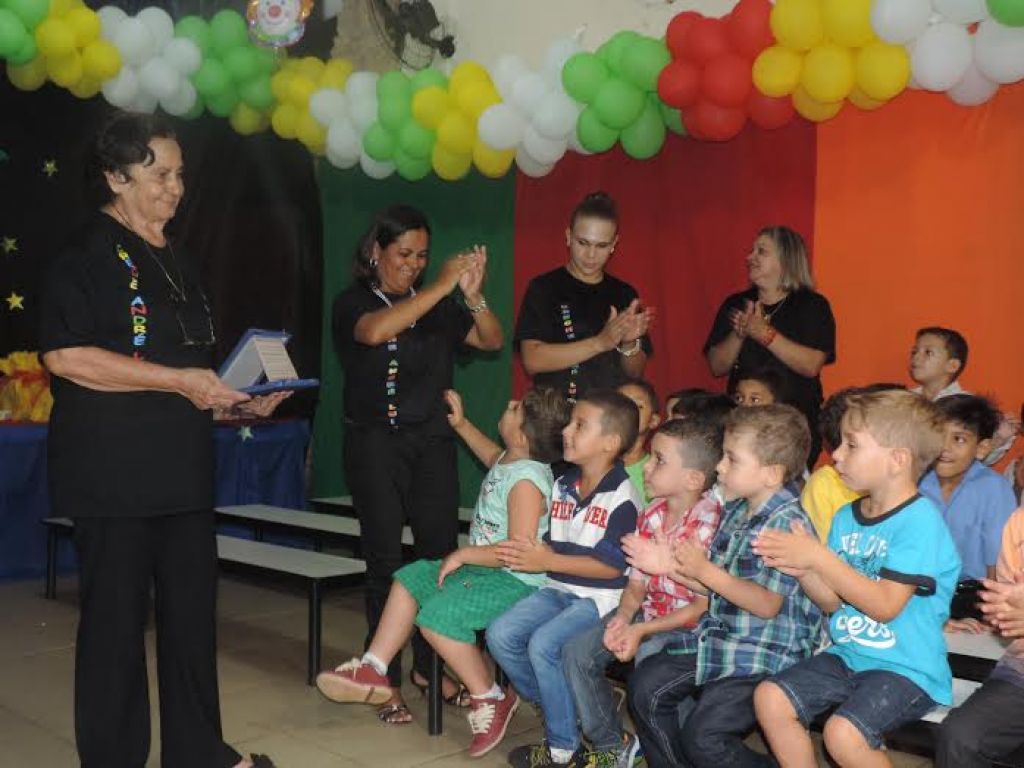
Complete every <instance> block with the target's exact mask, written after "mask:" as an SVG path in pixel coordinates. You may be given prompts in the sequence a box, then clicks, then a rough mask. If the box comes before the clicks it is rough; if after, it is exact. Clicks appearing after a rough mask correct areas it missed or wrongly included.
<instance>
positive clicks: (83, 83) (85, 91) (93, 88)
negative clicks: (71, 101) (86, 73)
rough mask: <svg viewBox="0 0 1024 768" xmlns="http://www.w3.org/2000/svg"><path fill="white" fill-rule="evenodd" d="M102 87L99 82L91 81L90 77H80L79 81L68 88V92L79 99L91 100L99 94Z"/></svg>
mask: <svg viewBox="0 0 1024 768" xmlns="http://www.w3.org/2000/svg"><path fill="white" fill-rule="evenodd" d="M102 85H103V83H101V82H100V81H99V80H93V79H92V78H91V77H82V79H81V80H79V81H78V82H77V83H75V84H74V85H72V86H71V87H70V88H68V90H69V91H71V93H72V94H74V95H75V96H77V97H78V98H80V99H91V98H92V97H93V96H95V95H96V94H97V93H99V92H100V87H101V86H102Z"/></svg>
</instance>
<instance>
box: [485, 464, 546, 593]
mask: <svg viewBox="0 0 1024 768" xmlns="http://www.w3.org/2000/svg"><path fill="white" fill-rule="evenodd" d="M502 457H504V454H502ZM520 480H526V481H528V482H530V483H533V484H534V485H535V486H537V490H539V491H540V493H541V496H543V497H544V503H545V504H546V505H547V507H548V509H547V512H545V513H544V516H543V517H542V518H541V519H540V523H539V524H538V526H537V538H538V539H540V538H541V537H542V536H543V535H544V534H545V533H547V531H548V520H549V517H550V515H549V513H550V511H551V509H550V506H551V486H552V485H554V482H555V478H554V476H553V475H552V474H551V467H550V466H548V465H547V464H543V463H541V462H539V461H533V460H532V459H520V460H519V461H513V462H509V463H508V464H502V463H501V458H499V459H498V460H497V461H496V462H494V466H493V467H491V468H490V469H489V470H488V471H487V475H486V476H485V477H484V481H483V482H482V483H481V484H480V495H479V496H477V499H476V507H475V508H474V510H473V522H472V523H470V525H469V543H470V544H471V545H472V546H474V547H479V546H487V545H490V544H497V543H498V542H499V541H505V539H507V538H508V495H509V493H511V491H512V488H513V487H515V484H516V483H518V482H519V481H520ZM505 570H506V571H508V572H509V573H510V574H512V575H513V576H515V577H516V578H517V579H519V580H520V581H522V582H523V583H524V584H529V585H530V586H531V587H539V586H541V585H543V584H544V580H545V579H546V578H547V574H544V573H522V572H520V571H510V570H508V569H507V568H506V569H505Z"/></svg>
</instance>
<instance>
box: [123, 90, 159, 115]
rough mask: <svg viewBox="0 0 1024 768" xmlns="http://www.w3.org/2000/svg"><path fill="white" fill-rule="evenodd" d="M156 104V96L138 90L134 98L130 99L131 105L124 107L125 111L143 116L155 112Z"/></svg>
mask: <svg viewBox="0 0 1024 768" xmlns="http://www.w3.org/2000/svg"><path fill="white" fill-rule="evenodd" d="M158 104H159V102H158V101H157V98H156V96H154V95H153V94H151V93H146V92H145V91H144V90H142V89H141V88H140V89H139V92H138V93H136V94H135V98H134V99H132V102H131V104H129V105H128V106H127V107H125V109H127V110H128V111H129V112H142V113H144V114H147V115H151V114H153V113H154V112H156V108H157V105H158Z"/></svg>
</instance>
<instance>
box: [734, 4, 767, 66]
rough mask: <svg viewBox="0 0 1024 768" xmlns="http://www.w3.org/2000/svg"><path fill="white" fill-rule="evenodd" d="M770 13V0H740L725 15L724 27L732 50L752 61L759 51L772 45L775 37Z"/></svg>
mask: <svg viewBox="0 0 1024 768" xmlns="http://www.w3.org/2000/svg"><path fill="white" fill-rule="evenodd" d="M771 15H772V4H771V2H770V0H740V3H739V5H737V6H736V7H735V8H733V9H732V13H730V14H729V15H728V16H726V17H725V29H726V33H727V35H728V37H729V43H730V44H731V45H732V48H733V50H734V51H736V53H738V54H740V55H741V56H745V57H746V58H747V59H749V60H750V61H753V60H754V59H756V58H757V57H758V55H759V54H760V53H761V51H763V50H764V49H765V48H768V47H769V46H771V45H774V44H775V37H774V36H773V35H772V29H771V26H770V24H769V19H770V17H771Z"/></svg>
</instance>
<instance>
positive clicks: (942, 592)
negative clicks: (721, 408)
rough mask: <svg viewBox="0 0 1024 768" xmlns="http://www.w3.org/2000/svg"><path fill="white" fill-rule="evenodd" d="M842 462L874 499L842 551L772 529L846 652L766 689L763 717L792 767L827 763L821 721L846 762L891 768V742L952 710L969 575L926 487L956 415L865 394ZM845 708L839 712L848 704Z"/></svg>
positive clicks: (789, 673) (836, 534) (799, 668)
mask: <svg viewBox="0 0 1024 768" xmlns="http://www.w3.org/2000/svg"><path fill="white" fill-rule="evenodd" d="M842 432H843V440H842V444H841V445H840V447H839V448H838V449H837V450H836V452H835V454H834V457H835V461H836V468H837V470H838V471H839V474H840V475H841V476H842V478H843V479H844V481H845V482H847V483H848V484H849V485H850V487H851V488H854V489H856V490H859V491H862V492H864V493H865V494H866V496H865V497H863V498H861V499H857V500H856V501H854V502H853V503H852V504H848V505H847V506H845V507H843V508H842V509H841V510H840V511H839V513H838V514H837V515H836V517H835V519H834V520H833V522H832V528H831V531H830V532H829V539H828V545H827V546H826V545H823V544H822V543H821V542H819V541H818V539H817V538H815V537H814V536H813V534H812V533H811V531H810V530H807V529H804V530H800V529H798V528H794V529H793V530H792V531H786V530H773V531H765V532H764V533H762V534H761V535H760V536H759V537H758V540H757V542H756V543H755V548H756V550H757V552H759V553H760V554H761V555H762V556H763V557H764V562H765V565H766V566H770V567H773V568H778V569H780V570H783V571H785V572H786V573H790V574H793V575H794V576H796V577H797V578H798V579H799V582H800V586H801V587H802V588H803V590H804V591H805V592H806V593H807V594H808V595H810V597H811V599H812V600H814V602H815V604H816V605H817V606H818V607H819V608H821V609H822V610H823V611H825V612H826V613H829V614H831V619H830V624H829V633H830V635H831V638H832V645H831V646H829V647H828V648H827V649H825V650H824V651H822V652H821V653H818V654H817V655H815V656H814V657H813V658H810V659H807V660H806V661H803V662H800V663H798V664H796V665H794V666H792V667H790V668H789V669H786V670H783V671H781V672H779V673H777V674H776V675H774V676H773V677H771V678H769V679H768V680H767V681H766V682H764V683H762V684H761V685H760V686H758V689H757V691H756V692H755V694H754V702H755V708H756V710H757V719H758V722H759V723H760V724H761V728H762V730H763V731H764V734H765V736H766V738H767V739H768V743H769V746H770V747H771V749H772V752H773V753H774V755H775V757H776V758H777V759H778V760H779V762H780V763H782V764H783V765H785V766H800V767H803V768H814V767H816V766H817V765H818V763H817V759H816V756H815V750H814V744H813V742H812V741H811V737H810V734H809V733H808V731H807V728H808V726H809V725H810V723H811V722H812V721H813V720H814V718H815V717H817V716H818V715H819V714H821V713H823V712H826V711H828V710H830V709H835V711H834V712H833V713H832V714H831V716H830V717H829V719H828V720H827V721H826V723H825V728H824V731H823V737H824V742H825V748H826V749H827V750H828V752H829V754H830V756H831V757H832V759H833V760H834V761H835V762H836V763H837V764H838V765H840V766H843V767H846V766H850V767H855V768H863V767H865V766H867V767H870V766H888V765H890V763H889V759H888V757H887V756H886V754H885V751H884V742H883V737H884V735H885V734H886V733H887V732H889V731H891V730H894V729H895V728H898V727H899V726H900V725H902V724H904V723H908V722H913V721H915V720H918V719H920V718H921V717H923V716H924V715H925V714H927V713H928V712H929V711H930V710H931V709H932V708H933V707H935V706H936V704H945V705H949V704H950V703H952V676H951V674H950V670H949V662H948V661H947V658H946V644H945V641H944V639H943V635H942V627H943V624H944V622H945V621H946V618H947V617H948V616H949V604H950V599H951V597H952V595H953V589H954V587H955V586H956V575H957V573H958V571H959V569H960V563H959V558H958V557H957V553H956V547H955V545H954V544H953V540H952V538H951V537H950V535H949V531H948V530H947V528H946V526H945V524H944V523H943V522H942V518H941V516H940V515H939V514H938V511H937V510H936V509H935V506H934V505H933V504H932V503H931V502H930V501H929V500H928V499H925V498H922V497H921V496H920V495H919V494H918V492H917V483H916V479H917V477H919V475H920V473H921V470H922V469H923V468H924V467H926V466H927V465H928V464H929V463H931V462H932V461H933V460H934V459H935V457H936V456H937V455H938V454H939V452H940V450H941V447H942V434H943V416H942V413H941V412H940V411H939V409H938V408H936V406H935V405H934V404H932V403H930V402H929V401H927V400H925V399H924V398H921V397H919V396H917V395H914V394H911V393H910V392H905V391H884V392H874V393H870V394H859V395H852V396H851V397H850V398H849V400H848V402H847V411H846V415H845V416H844V417H843V429H842ZM837 705H838V706H837Z"/></svg>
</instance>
